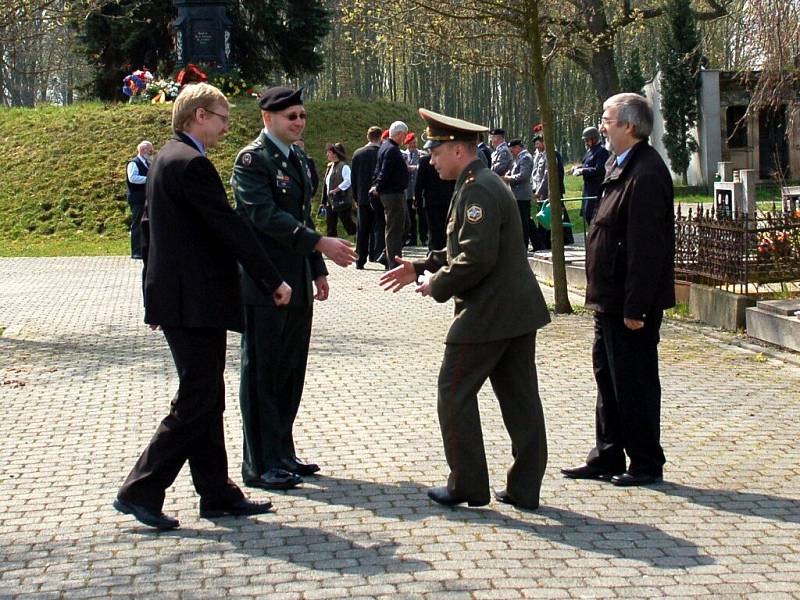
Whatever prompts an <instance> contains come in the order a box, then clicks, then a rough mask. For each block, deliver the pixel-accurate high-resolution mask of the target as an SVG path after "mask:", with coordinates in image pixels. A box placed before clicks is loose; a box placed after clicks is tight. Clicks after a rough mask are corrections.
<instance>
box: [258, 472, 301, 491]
mask: <svg viewBox="0 0 800 600" xmlns="http://www.w3.org/2000/svg"><path fill="white" fill-rule="evenodd" d="M301 483H303V479H302V478H301V477H300V476H299V475H295V474H294V473H290V472H289V471H287V470H286V469H270V470H269V471H267V472H266V473H264V474H263V475H262V476H261V477H259V478H257V479H249V480H247V481H245V482H244V484H245V485H246V486H247V487H255V488H261V489H262V490H290V489H292V488H293V487H297V486H298V485H300V484H301Z"/></svg>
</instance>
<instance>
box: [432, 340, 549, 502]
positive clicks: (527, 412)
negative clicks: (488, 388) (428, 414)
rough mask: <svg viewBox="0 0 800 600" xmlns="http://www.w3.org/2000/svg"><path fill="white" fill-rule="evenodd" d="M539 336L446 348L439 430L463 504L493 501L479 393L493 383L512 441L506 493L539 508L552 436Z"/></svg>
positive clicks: (441, 374)
mask: <svg viewBox="0 0 800 600" xmlns="http://www.w3.org/2000/svg"><path fill="white" fill-rule="evenodd" d="M535 361H536V332H531V333H528V334H525V335H522V336H518V337H515V338H510V339H504V340H497V341H493V342H483V343H479V344H445V351H444V359H443V361H442V366H441V369H440V371H439V399H438V412H439V425H440V427H441V429H442V440H443V442H444V451H445V456H446V458H447V464H448V465H449V467H450V476H449V478H448V481H447V488H448V490H449V491H450V492H451V493H452V494H453V495H454V496H457V497H459V498H464V499H468V500H473V501H485V500H488V499H489V472H488V469H487V466H486V453H485V450H484V446H483V436H482V433H481V422H480V415H479V413H478V392H479V391H480V389H481V387H482V386H483V384H484V382H485V381H486V379H487V378H488V379H489V380H490V381H491V383H492V388H493V389H494V393H495V396H496V397H497V401H498V403H499V404H500V411H501V413H502V415H503V422H504V423H505V426H506V429H507V430H508V433H509V436H510V437H511V445H512V456H513V457H514V461H513V464H512V465H511V468H510V469H509V470H508V473H507V479H506V489H507V491H508V493H509V494H510V495H511V496H512V497H513V498H514V499H515V500H517V501H518V502H521V503H524V504H526V505H529V506H535V505H537V504H538V502H539V490H540V488H541V484H542V477H544V470H545V466H546V464H547V436H546V432H545V423H544V413H543V411H542V402H541V399H540V398H539V384H538V379H537V376H536V362H535Z"/></svg>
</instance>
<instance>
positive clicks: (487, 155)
mask: <svg viewBox="0 0 800 600" xmlns="http://www.w3.org/2000/svg"><path fill="white" fill-rule="evenodd" d="M478 140H479V141H478V158H480V159H481V160H482V161H483V164H484V165H486V167H487V168H488V167H491V166H492V149H491V148H489V146H488V145H487V144H486V141H485V140H484V138H483V135H481V136H479V137H478Z"/></svg>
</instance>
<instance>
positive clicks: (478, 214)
mask: <svg viewBox="0 0 800 600" xmlns="http://www.w3.org/2000/svg"><path fill="white" fill-rule="evenodd" d="M466 214H467V221H469V222H470V223H472V224H473V225H477V224H478V223H480V222H481V221H483V207H482V206H480V205H478V204H470V205H469V206H467V211H466Z"/></svg>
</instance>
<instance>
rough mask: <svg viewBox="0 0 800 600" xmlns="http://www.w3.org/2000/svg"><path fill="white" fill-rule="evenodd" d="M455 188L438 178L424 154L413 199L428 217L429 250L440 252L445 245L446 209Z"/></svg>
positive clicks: (429, 160)
mask: <svg viewBox="0 0 800 600" xmlns="http://www.w3.org/2000/svg"><path fill="white" fill-rule="evenodd" d="M478 152H480V150H479V151H478ZM455 186H456V182H455V181H445V180H444V179H442V178H441V177H439V173H438V172H437V171H436V169H435V168H434V167H433V165H432V164H431V155H430V154H425V155H423V156H422V158H420V159H419V169H418V171H417V181H416V184H415V189H414V197H415V198H416V199H417V202H418V203H419V205H420V207H422V208H424V210H425V215H426V216H427V217H428V231H429V236H428V247H429V248H430V249H431V250H442V249H443V248H444V247H445V246H446V245H447V236H446V234H445V226H446V223H447V209H448V208H449V207H450V199H451V198H452V197H453V190H454V189H455Z"/></svg>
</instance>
